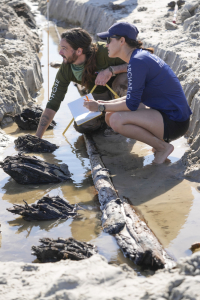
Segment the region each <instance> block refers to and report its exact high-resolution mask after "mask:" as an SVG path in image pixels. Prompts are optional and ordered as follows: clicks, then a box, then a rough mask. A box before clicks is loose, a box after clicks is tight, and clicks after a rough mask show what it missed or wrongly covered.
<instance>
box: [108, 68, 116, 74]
mask: <svg viewBox="0 0 200 300" xmlns="http://www.w3.org/2000/svg"><path fill="white" fill-rule="evenodd" d="M108 70H109V71H110V72H111V73H112V76H116V74H115V71H114V69H113V67H111V66H109V67H108Z"/></svg>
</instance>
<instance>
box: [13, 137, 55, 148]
mask: <svg viewBox="0 0 200 300" xmlns="http://www.w3.org/2000/svg"><path fill="white" fill-rule="evenodd" d="M15 145H16V147H17V149H18V150H20V151H25V152H37V153H47V152H51V153H52V152H53V151H55V150H56V149H58V146H56V145H55V144H52V143H50V142H48V141H46V140H43V139H40V138H39V137H37V136H34V135H31V134H25V135H23V136H19V137H18V138H17V139H16V140H15Z"/></svg>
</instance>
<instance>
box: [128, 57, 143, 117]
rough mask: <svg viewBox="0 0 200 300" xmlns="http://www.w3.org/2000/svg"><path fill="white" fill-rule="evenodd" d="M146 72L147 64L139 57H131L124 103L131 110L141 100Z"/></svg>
mask: <svg viewBox="0 0 200 300" xmlns="http://www.w3.org/2000/svg"><path fill="white" fill-rule="evenodd" d="M147 72H148V66H147V65H146V64H145V63H144V62H143V61H141V60H140V59H133V60H132V62H131V63H129V64H128V68H127V77H128V89H127V96H126V105H127V107H128V108H129V109H130V110H132V111H135V110H137V109H138V106H139V104H140V102H141V97H142V93H143V90H144V88H145V80H146V76H147Z"/></svg>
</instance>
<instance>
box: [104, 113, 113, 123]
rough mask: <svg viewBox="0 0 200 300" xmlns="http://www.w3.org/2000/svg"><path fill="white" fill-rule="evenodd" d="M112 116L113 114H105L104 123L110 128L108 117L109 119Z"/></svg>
mask: <svg viewBox="0 0 200 300" xmlns="http://www.w3.org/2000/svg"><path fill="white" fill-rule="evenodd" d="M112 114H113V113H110V112H107V113H106V114H105V122H106V124H107V125H108V126H110V117H111V115H112Z"/></svg>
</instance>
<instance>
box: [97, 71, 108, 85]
mask: <svg viewBox="0 0 200 300" xmlns="http://www.w3.org/2000/svg"><path fill="white" fill-rule="evenodd" d="M111 77H112V72H111V71H110V70H109V69H105V70H103V71H101V72H99V74H98V75H97V78H96V80H95V84H96V85H104V86H105V85H106V83H107V82H108V81H109V80H110V78H111Z"/></svg>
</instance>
